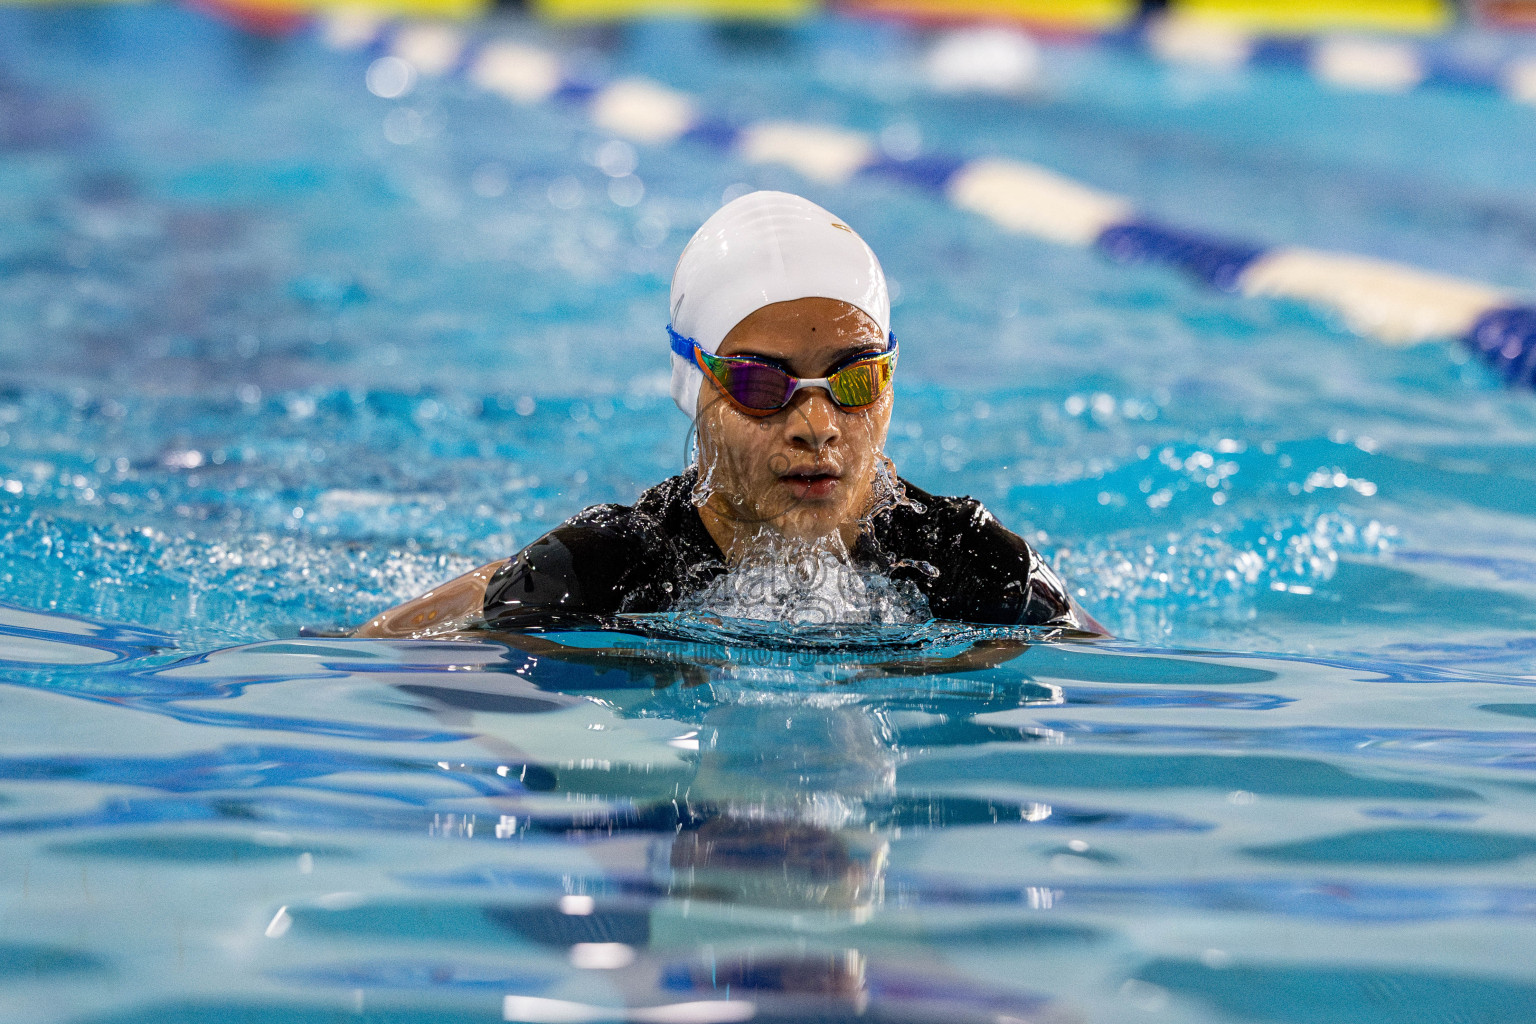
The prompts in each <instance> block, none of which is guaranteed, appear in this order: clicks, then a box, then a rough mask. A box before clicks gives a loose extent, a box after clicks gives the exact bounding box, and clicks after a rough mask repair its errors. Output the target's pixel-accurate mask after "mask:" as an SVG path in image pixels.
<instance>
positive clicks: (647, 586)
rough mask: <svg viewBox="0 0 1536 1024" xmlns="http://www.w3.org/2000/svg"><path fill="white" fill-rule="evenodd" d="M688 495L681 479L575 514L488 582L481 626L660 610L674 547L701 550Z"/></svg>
mask: <svg viewBox="0 0 1536 1024" xmlns="http://www.w3.org/2000/svg"><path fill="white" fill-rule="evenodd" d="M691 491H692V482H691V480H689V479H688V478H687V475H686V474H685V475H683V476H678V477H672V478H670V479H668V480H663V481H662V482H661V483H659V484H657V485H656V486H654V487H651V488H649V489H648V490H646V491H645V492H643V493H642V494H641V495H640V496H639V497H638V498H637V499H636V500H635V503H634V504H633V505H620V504H613V503H606V504H601V505H593V506H590V507H588V508H586V509H583V510H582V511H581V512H578V513H577V514H576V515H574V516H572V517H571V518H569V519H567V520H566V521H565V522H563V523H561V524H560V525H559V526H557V527H555V528H554V529H553V530H550V531H549V532H548V533H546V534H544V535H543V536H542V537H540V538H538V539H537V540H535V541H534V542H533V543H531V544H529V545H528V546H527V547H525V548H523V549H522V550H521V551H519V552H518V553H517V554H516V555H515V556H513V557H512V558H509V559H508V560H507V561H506V562H505V563H504V564H503V565H502V567H501V568H500V569H499V570H498V571H497V572H496V574H495V575H494V576H492V578H491V580H490V582H489V583H487V584H486V588H485V605H484V616H485V621H486V622H487V623H489V624H491V625H493V626H494V625H509V626H510V625H516V624H520V623H526V622H527V621H530V620H533V619H538V618H541V617H547V616H550V615H568V616H596V617H604V616H611V615H616V614H618V613H620V612H625V611H655V610H660V609H661V608H663V607H665V606H666V604H667V603H669V602H668V597H669V595H670V594H671V593H672V589H675V587H674V588H672V589H669V588H668V586H667V585H668V584H669V583H671V582H672V579H671V577H672V576H673V575H674V574H675V572H674V570H675V567H674V566H673V564H672V563H675V562H678V561H680V560H682V558H683V557H684V552H680V551H679V550H678V548H679V546H680V545H682V546H685V547H686V546H688V542H691V545H692V546H695V547H697V546H698V545H699V537H698V536H697V535H696V534H695V533H693V532H690V527H691V528H692V530H693V531H696V532H697V534H702V535H703V537H704V539H708V533H707V531H705V530H704V527H703V524H702V522H700V521H699V518H698V514H697V512H695V511H693V507H692V505H691V503H688V502H687V501H686V498H687V495H688V494H689V493H691ZM685 513H689V514H691V517H692V522H691V523H690V522H689V520H688V515H687V514H685ZM712 545H713V542H711V546H712ZM715 550H716V552H718V549H715ZM652 591H656V593H654V594H653V593H652Z"/></svg>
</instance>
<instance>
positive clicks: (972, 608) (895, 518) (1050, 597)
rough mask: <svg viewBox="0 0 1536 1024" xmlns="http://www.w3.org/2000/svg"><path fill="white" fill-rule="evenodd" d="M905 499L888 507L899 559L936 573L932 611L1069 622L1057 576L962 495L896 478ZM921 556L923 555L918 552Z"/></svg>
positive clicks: (1067, 601)
mask: <svg viewBox="0 0 1536 1024" xmlns="http://www.w3.org/2000/svg"><path fill="white" fill-rule="evenodd" d="M901 483H902V485H903V486H904V488H905V490H906V498H907V501H906V502H905V503H902V504H900V505H898V506H897V507H896V508H895V509H893V510H892V514H891V527H892V532H893V534H894V535H895V538H894V539H897V540H898V543H899V544H900V545H901V546H902V547H904V548H906V549H907V551H908V552H910V553H908V554H906V555H905V557H908V558H911V557H917V558H922V559H923V560H924V561H927V562H929V563H931V564H932V565H933V567H934V568H935V569H936V570H938V572H939V576H938V577H937V584H936V585H935V586H934V588H933V592H932V593H930V595H929V601H930V604H931V605H933V606H934V607H933V610H934V613H935V614H936V615H940V616H942V617H945V618H956V619H963V620H966V621H972V622H1010V623H1022V624H1026V625H1046V624H1062V625H1072V624H1075V621H1076V619H1077V616H1076V614H1075V611H1074V607H1073V603H1072V600H1071V597H1070V596H1069V595H1068V593H1067V588H1066V585H1065V584H1064V583H1063V582H1062V580H1061V577H1060V576H1058V575H1057V573H1056V571H1055V570H1054V569H1052V568H1051V566H1050V564H1049V563H1048V562H1046V560H1045V559H1044V558H1043V557H1042V556H1041V555H1040V553H1039V552H1038V551H1036V550H1035V548H1034V546H1033V545H1031V544H1030V543H1029V542H1028V541H1027V540H1025V539H1024V538H1023V537H1021V536H1019V535H1018V534H1017V533H1015V532H1013V531H1012V530H1010V529H1009V528H1008V527H1007V526H1005V525H1003V523H1002V522H1000V521H999V520H998V518H997V517H996V516H994V515H993V514H992V512H991V511H990V510H989V509H988V508H987V507H986V505H984V504H983V503H982V502H980V501H978V500H977V499H975V498H972V497H970V496H969V495H959V496H949V495H937V494H932V493H930V492H928V491H925V490H923V489H922V488H921V487H918V486H916V485H915V484H913V483H911V482H910V481H908V480H905V479H903V480H902V481H901ZM925 556H926V557H925Z"/></svg>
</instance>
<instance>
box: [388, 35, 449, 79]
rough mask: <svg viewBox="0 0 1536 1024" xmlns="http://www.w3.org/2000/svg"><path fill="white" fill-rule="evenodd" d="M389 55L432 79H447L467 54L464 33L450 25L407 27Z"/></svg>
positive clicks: (395, 40) (395, 41) (391, 48)
mask: <svg viewBox="0 0 1536 1024" xmlns="http://www.w3.org/2000/svg"><path fill="white" fill-rule="evenodd" d="M390 52H391V53H393V54H394V55H395V56H396V57H399V58H400V59H401V60H405V61H410V63H411V64H412V65H413V66H414V67H415V68H416V70H417V71H420V72H421V73H422V74H423V75H426V76H427V77H429V78H435V77H437V76H439V75H446V74H447V73H448V72H450V71H452V70H453V68H454V65H456V64H457V63H458V62H459V55H460V54H461V53H463V52H464V33H462V32H460V31H459V30H458V29H456V28H453V27H452V26H449V25H435V24H431V23H422V24H418V25H406V26H404V27H402V28H401V29H400V31H398V32H396V33H395V38H394V41H393V43H392V44H391V45H390Z"/></svg>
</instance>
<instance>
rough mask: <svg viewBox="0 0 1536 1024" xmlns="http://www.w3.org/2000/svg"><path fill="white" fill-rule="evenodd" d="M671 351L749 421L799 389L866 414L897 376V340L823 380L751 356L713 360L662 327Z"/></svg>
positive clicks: (775, 408)
mask: <svg viewBox="0 0 1536 1024" xmlns="http://www.w3.org/2000/svg"><path fill="white" fill-rule="evenodd" d="M667 334H668V335H670V336H671V338H672V351H673V352H675V353H677V354H678V355H680V356H682V357H683V358H684V359H686V360H688V361H689V362H691V363H694V364H695V365H697V366H698V367H699V369H700V370H701V371H703V373H704V376H706V377H708V378H709V379H710V380H712V381H714V382H715V386H716V387H718V388H719V389H720V390H721V392H722V393H723V394H724V395H725V397H726V398H728V399H730V400H731V404H733V405H735V406H736V408H738V409H740V410H741V411H742V412H744V413H746V414H747V415H748V416H771V415H773V414H774V413H776V412H778V411H779V410H780V409H783V408H784V407H785V406H787V405H789V401H790V399H792V398H794V397H795V392H796V391H799V390H800V389H801V388H822V389H823V390H825V391H826V392H827V394H829V395H831V396H832V401H833V402H834V403H835V404H836V405H837V407H838V408H840V409H843V410H846V411H848V412H856V411H858V410H860V409H867V408H869V407H870V406H872V405H874V404H875V403H876V402H878V401H880V396H881V395H883V394H885V391H886V389H887V388H889V387H890V386H891V377H892V376H893V375H894V374H895V372H896V336H895V335H894V334H893V335H891V336H890V339H891V340H890V344H889V345H888V346H887V347H886V349H885V351H884V352H880V353H878V354H876V355H870V356H862V357H859V358H856V359H855V360H854V361H853V362H851V363H848V364H847V365H846V366H841V367H839V368H838V369H837V370H836V371H834V372H833V373H830V374H828V375H827V376H825V377H805V378H801V377H791V376H790V375H789V374H788V373H785V372H784V371H783V370H781V369H779V368H778V367H777V366H774V365H772V364H771V363H765V362H762V361H761V360H759V359H755V358H753V357H751V356H717V355H714V354H712V353H709V352H706V351H704V349H703V348H702V347H701V346H700V345H699V343H698V342H696V341H694V340H693V339H692V338H685V337H683V336H682V335H681V334H678V333H677V331H675V330H673V329H672V325H671V324H668V325H667Z"/></svg>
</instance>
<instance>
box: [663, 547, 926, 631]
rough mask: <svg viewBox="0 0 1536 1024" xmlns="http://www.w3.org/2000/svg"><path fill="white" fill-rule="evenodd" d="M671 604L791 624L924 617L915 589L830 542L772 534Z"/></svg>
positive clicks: (917, 620) (897, 620)
mask: <svg viewBox="0 0 1536 1024" xmlns="http://www.w3.org/2000/svg"><path fill="white" fill-rule="evenodd" d="M678 610H679V611H684V612H687V611H700V612H708V613H710V614H713V615H719V616H724V617H726V618H731V619H752V620H756V621H762V622H791V623H795V624H796V625H829V624H832V623H882V624H887V623H901V624H915V623H920V622H924V621H926V620H927V619H928V618H930V617H931V616H930V613H929V611H928V602H927V601H926V600H925V599H924V598H923V596H922V594H921V593H920V592H918V590H917V589H916V587H913V586H910V585H904V584H898V583H894V582H892V581H891V580H890V579H888V578H887V577H885V576H883V575H881V574H879V573H877V572H874V571H872V570H868V569H862V568H860V567H858V566H855V565H853V564H851V563H850V562H849V561H848V559H847V557H846V555H844V554H843V553H842V552H841V551H839V550H835V542H822V543H811V542H807V541H797V540H790V539H784V538H781V537H778V536H777V535H773V534H766V535H765V536H763V537H762V538H759V540H758V541H757V542H755V543H754V545H753V546H752V548H751V550H750V551H749V553H748V555H747V556H746V558H744V559H743V560H742V562H741V564H740V565H738V566H736V567H735V568H733V569H732V570H731V571H730V572H728V573H726V574H725V575H724V576H721V577H719V578H718V579H716V580H715V581H714V582H713V583H711V584H710V585H709V586H708V587H706V588H704V589H703V590H701V591H699V592H698V593H697V594H694V595H692V596H691V597H689V598H688V599H687V600H686V601H683V602H680V603H679V605H678Z"/></svg>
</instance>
